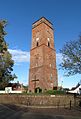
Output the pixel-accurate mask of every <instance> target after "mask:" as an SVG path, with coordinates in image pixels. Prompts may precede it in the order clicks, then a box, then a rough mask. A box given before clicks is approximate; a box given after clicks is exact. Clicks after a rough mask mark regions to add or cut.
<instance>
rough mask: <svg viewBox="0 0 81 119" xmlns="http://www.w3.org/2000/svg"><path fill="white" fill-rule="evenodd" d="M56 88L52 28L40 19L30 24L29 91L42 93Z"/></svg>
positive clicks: (44, 20)
mask: <svg viewBox="0 0 81 119" xmlns="http://www.w3.org/2000/svg"><path fill="white" fill-rule="evenodd" d="M57 86H58V79H57V69H56V51H55V48H54V35H53V26H52V23H51V22H50V21H48V20H47V19H46V18H44V17H42V18H40V19H39V20H38V21H36V22H34V23H33V24H32V46H31V50H30V71H29V91H30V92H41V91H42V92H44V91H45V90H52V89H54V88H55V87H57Z"/></svg>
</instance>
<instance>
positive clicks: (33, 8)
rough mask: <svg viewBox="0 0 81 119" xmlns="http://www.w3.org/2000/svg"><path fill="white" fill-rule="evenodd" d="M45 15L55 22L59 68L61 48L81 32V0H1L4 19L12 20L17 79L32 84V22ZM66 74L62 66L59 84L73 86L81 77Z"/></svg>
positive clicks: (8, 38)
mask: <svg viewBox="0 0 81 119" xmlns="http://www.w3.org/2000/svg"><path fill="white" fill-rule="evenodd" d="M41 16H44V17H46V18H47V19H48V20H50V21H51V22H52V23H53V27H54V37H55V48H56V54H57V68H58V64H59V63H60V62H61V54H60V53H59V49H61V48H62V47H63V45H64V43H65V42H66V41H70V40H75V39H78V36H79V34H80V32H81V0H0V19H6V20H7V21H8V25H7V27H6V31H7V33H8V34H7V36H6V37H5V40H6V42H7V43H8V44H9V51H10V52H11V53H12V55H13V59H14V61H15V65H14V72H15V74H16V75H17V76H18V79H16V80H15V82H17V81H20V83H23V84H25V85H26V84H28V75H29V57H30V56H29V52H30V48H31V30H32V23H33V22H35V21H36V20H38V19H39V18H40V17H41ZM63 74H64V72H63V71H62V70H60V71H59V70H58V79H59V85H63V87H70V88H71V87H72V86H75V85H76V84H77V82H78V81H80V79H81V75H75V76H71V77H64V76H63ZM62 81H63V84H62Z"/></svg>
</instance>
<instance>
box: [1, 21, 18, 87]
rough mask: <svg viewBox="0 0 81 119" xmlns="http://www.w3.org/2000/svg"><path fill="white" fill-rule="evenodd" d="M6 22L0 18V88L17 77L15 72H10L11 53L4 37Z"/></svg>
mask: <svg viewBox="0 0 81 119" xmlns="http://www.w3.org/2000/svg"><path fill="white" fill-rule="evenodd" d="M6 24H7V22H6V21H5V20H2V21H1V20H0V89H4V87H5V86H7V85H8V83H9V82H10V81H12V80H14V78H17V77H16V75H15V74H13V75H12V74H11V72H12V71H13V65H14V61H13V60H12V55H11V54H10V53H9V51H8V45H7V43H6V41H5V39H4V37H5V35H6V34H7V33H6V32H5V30H4V28H5V26H6Z"/></svg>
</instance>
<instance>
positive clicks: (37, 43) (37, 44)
mask: <svg viewBox="0 0 81 119" xmlns="http://www.w3.org/2000/svg"><path fill="white" fill-rule="evenodd" d="M38 41H39V38H36V46H39V42H38Z"/></svg>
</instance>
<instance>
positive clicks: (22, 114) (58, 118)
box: [0, 104, 81, 119]
mask: <svg viewBox="0 0 81 119" xmlns="http://www.w3.org/2000/svg"><path fill="white" fill-rule="evenodd" d="M0 119H81V112H80V111H75V110H64V109H61V110H60V109H36V108H35V109H34V108H33V109H32V108H28V107H24V106H17V105H8V104H0Z"/></svg>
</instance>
